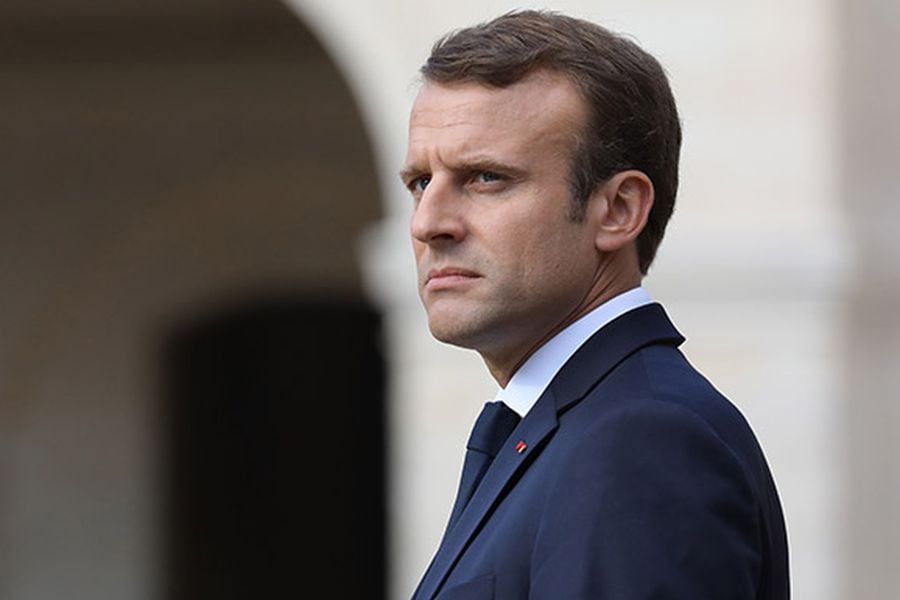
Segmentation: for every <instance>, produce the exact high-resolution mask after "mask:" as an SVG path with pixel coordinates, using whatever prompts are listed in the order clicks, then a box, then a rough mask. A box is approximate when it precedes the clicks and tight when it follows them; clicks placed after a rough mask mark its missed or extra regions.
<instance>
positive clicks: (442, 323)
mask: <svg viewBox="0 0 900 600" xmlns="http://www.w3.org/2000/svg"><path fill="white" fill-rule="evenodd" d="M428 328H429V329H430V330H431V335H432V337H434V339H436V340H438V341H440V342H444V343H445V344H450V345H453V346H459V347H460V348H469V349H473V350H474V349H477V342H476V341H475V340H477V338H478V337H479V336H478V334H477V332H475V331H472V324H471V323H467V322H464V321H462V322H461V321H456V320H449V319H438V318H434V317H430V316H429V319H428Z"/></svg>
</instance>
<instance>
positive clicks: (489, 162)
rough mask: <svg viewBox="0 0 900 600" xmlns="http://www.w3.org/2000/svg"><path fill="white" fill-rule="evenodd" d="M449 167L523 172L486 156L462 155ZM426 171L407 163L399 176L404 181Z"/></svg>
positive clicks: (515, 173) (410, 179)
mask: <svg viewBox="0 0 900 600" xmlns="http://www.w3.org/2000/svg"><path fill="white" fill-rule="evenodd" d="M450 169H451V170H452V171H457V172H466V171H497V172H499V173H503V174H507V175H510V176H513V177H519V176H521V175H522V174H524V173H525V169H522V168H520V167H515V166H513V165H511V164H509V163H504V162H501V161H499V160H496V159H493V158H490V157H486V156H472V157H469V158H465V157H464V158H463V159H462V160H459V161H457V163H456V164H454V165H451V166H450ZM427 172H428V169H423V168H421V167H417V166H415V165H407V166H405V167H403V168H402V169H401V170H400V172H399V176H400V179H401V180H402V181H403V182H404V183H406V182H409V181H412V180H413V179H415V178H416V177H418V176H420V175H423V174H425V173H427Z"/></svg>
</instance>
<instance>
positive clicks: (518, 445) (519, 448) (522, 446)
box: [516, 440, 528, 454]
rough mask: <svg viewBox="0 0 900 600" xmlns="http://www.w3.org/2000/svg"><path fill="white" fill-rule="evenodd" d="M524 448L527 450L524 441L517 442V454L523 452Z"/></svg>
mask: <svg viewBox="0 0 900 600" xmlns="http://www.w3.org/2000/svg"><path fill="white" fill-rule="evenodd" d="M526 448H528V444H526V443H525V441H524V440H519V443H518V444H516V452H518V453H519V454H522V453H523V452H525V449H526Z"/></svg>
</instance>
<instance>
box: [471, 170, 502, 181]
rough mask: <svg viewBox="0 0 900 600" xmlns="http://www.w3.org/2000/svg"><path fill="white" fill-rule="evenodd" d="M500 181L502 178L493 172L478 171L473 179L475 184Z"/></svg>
mask: <svg viewBox="0 0 900 600" xmlns="http://www.w3.org/2000/svg"><path fill="white" fill-rule="evenodd" d="M502 179H503V177H502V176H501V175H499V174H497V173H494V172H493V171H479V172H478V173H476V174H475V177H474V180H475V182H476V183H493V182H495V181H500V180H502Z"/></svg>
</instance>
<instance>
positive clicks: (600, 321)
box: [495, 287, 653, 417]
mask: <svg viewBox="0 0 900 600" xmlns="http://www.w3.org/2000/svg"><path fill="white" fill-rule="evenodd" d="M651 302H653V300H652V299H651V298H650V294H649V293H648V292H647V290H645V289H644V288H643V287H636V288H634V289H631V290H629V291H627V292H625V293H623V294H619V295H618V296H615V297H613V298H611V299H609V300H607V301H606V302H604V303H603V304H601V305H600V306H598V307H597V308H595V309H594V310H592V311H591V312H589V313H587V314H586V315H584V316H583V317H581V318H580V319H578V320H577V321H575V322H574V323H572V324H571V325H569V326H568V327H566V328H565V329H563V330H562V331H560V332H559V333H557V334H556V335H555V336H553V337H552V338H550V340H548V341H547V342H546V343H545V344H544V345H543V346H541V347H540V348H538V349H537V350H536V351H535V353H534V354H532V355H531V356H530V357H528V360H526V361H525V363H524V364H523V365H522V366H521V367H519V369H518V370H517V371H516V372H515V373H514V374H513V376H512V379H510V380H509V383H508V384H507V385H506V387H505V388H501V389H500V390H498V391H497V397H496V398H495V400H499V401H501V402H503V403H504V404H506V405H507V406H508V407H510V408H511V409H513V410H514V411H516V413H518V414H519V416H522V417H524V416H525V415H526V414H527V413H528V411H529V410H531V407H532V406H534V404H535V403H536V402H537V400H538V398H539V397H540V396H541V394H543V393H544V390H545V389H546V388H547V386H548V385H550V382H551V381H552V380H553V377H555V376H556V373H557V372H558V371H559V370H560V369H561V368H562V366H563V365H564V364H566V361H567V360H569V358H571V356H572V355H573V354H575V351H576V350H578V348H580V347H581V345H582V344H584V342H586V341H587V340H588V338H589V337H591V336H592V335H594V333H596V332H597V331H599V330H600V328H601V327H603V326H604V325H606V324H607V323H609V322H610V321H612V320H613V319H615V318H617V317H620V316H622V315H623V314H625V313H626V312H628V311H630V310H634V309H635V308H638V307H641V306H644V305H646V304H650V303H651Z"/></svg>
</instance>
